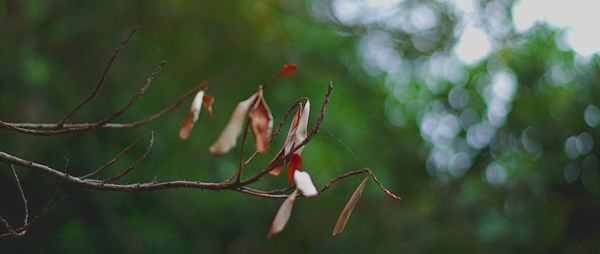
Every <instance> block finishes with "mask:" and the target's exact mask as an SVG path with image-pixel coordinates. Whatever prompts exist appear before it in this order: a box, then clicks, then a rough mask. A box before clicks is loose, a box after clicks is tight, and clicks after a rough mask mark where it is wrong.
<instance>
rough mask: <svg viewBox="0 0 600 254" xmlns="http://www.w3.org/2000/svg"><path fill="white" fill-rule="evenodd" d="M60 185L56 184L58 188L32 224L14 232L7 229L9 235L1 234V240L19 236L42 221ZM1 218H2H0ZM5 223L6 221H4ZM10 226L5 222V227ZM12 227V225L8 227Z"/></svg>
mask: <svg viewBox="0 0 600 254" xmlns="http://www.w3.org/2000/svg"><path fill="white" fill-rule="evenodd" d="M59 187H60V184H56V188H54V192H53V193H52V195H51V196H50V198H48V200H47V201H46V203H44V206H43V207H42V209H41V210H40V211H39V212H38V214H37V215H36V216H35V217H33V220H31V222H29V223H28V224H26V225H24V226H22V227H20V228H17V229H16V230H12V229H10V228H7V229H8V230H9V233H5V234H0V239H2V238H8V237H12V236H19V233H20V232H24V231H26V230H27V229H28V228H30V227H31V226H32V225H34V224H36V223H37V222H38V221H40V219H41V218H42V217H44V215H45V214H46V212H47V211H48V208H50V204H52V201H53V200H54V197H55V196H56V194H57V193H58V190H59ZM0 218H1V217H0ZM2 220H3V221H4V219H2ZM6 225H8V223H7V222H5V226H6ZM8 226H9V227H10V225H8Z"/></svg>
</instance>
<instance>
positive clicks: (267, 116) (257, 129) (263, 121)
mask: <svg viewBox="0 0 600 254" xmlns="http://www.w3.org/2000/svg"><path fill="white" fill-rule="evenodd" d="M248 118H249V119H250V126H251V127H252V133H254V140H255V145H256V151H257V152H259V153H265V152H267V151H268V150H269V136H270V135H271V131H272V130H273V115H271V110H270V109H269V107H268V106H267V103H266V102H265V99H264V97H263V87H262V86H259V87H258V98H257V101H256V103H255V104H254V107H252V110H250V113H248Z"/></svg>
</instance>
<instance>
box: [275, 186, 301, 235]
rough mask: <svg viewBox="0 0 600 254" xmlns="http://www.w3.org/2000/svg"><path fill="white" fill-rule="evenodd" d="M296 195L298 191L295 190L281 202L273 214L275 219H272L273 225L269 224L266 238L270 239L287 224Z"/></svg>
mask: <svg viewBox="0 0 600 254" xmlns="http://www.w3.org/2000/svg"><path fill="white" fill-rule="evenodd" d="M296 194H298V190H295V191H294V192H292V194H290V196H289V197H288V198H286V199H285V201H283V203H282V204H281V206H280V207H279V209H278V210H277V213H276V214H275V218H273V224H271V229H270V230H269V233H268V234H267V238H269V239H271V238H273V237H274V236H275V235H276V234H279V232H281V231H283V229H284V228H285V225H286V224H287V222H288V220H289V219H290V216H291V215H292V208H293V207H294V201H295V200H296Z"/></svg>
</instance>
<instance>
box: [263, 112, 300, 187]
mask: <svg viewBox="0 0 600 254" xmlns="http://www.w3.org/2000/svg"><path fill="white" fill-rule="evenodd" d="M309 115H310V101H308V100H307V101H306V104H305V106H304V109H303V107H302V104H300V105H299V107H298V111H297V112H296V115H294V119H293V120H292V124H291V125H290V130H289V132H288V136H287V137H286V139H285V143H283V147H282V148H281V151H279V153H278V154H277V155H276V156H275V158H273V160H272V161H271V163H269V166H272V165H273V164H274V163H275V161H276V159H277V158H279V157H285V156H287V155H288V154H289V153H290V152H291V151H292V150H293V149H294V148H295V147H296V146H298V145H300V143H302V141H304V139H306V136H307V129H308V117H309ZM303 150H304V147H300V148H298V150H296V153H298V154H301V153H302V151H303ZM286 163H287V161H284V162H283V163H282V164H279V165H278V166H277V167H275V168H274V169H273V170H271V171H270V172H269V173H270V174H271V175H279V173H280V172H281V169H283V166H284V165H285V164H286Z"/></svg>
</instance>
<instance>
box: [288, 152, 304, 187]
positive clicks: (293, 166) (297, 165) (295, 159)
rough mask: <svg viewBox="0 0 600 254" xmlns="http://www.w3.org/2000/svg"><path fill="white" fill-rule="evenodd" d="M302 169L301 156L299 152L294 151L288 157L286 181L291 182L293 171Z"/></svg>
mask: <svg viewBox="0 0 600 254" xmlns="http://www.w3.org/2000/svg"><path fill="white" fill-rule="evenodd" d="M300 169H302V157H300V154H298V153H294V154H293V155H292V158H291V159H290V165H289V166H288V183H289V184H292V180H293V179H294V171H296V170H300Z"/></svg>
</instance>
